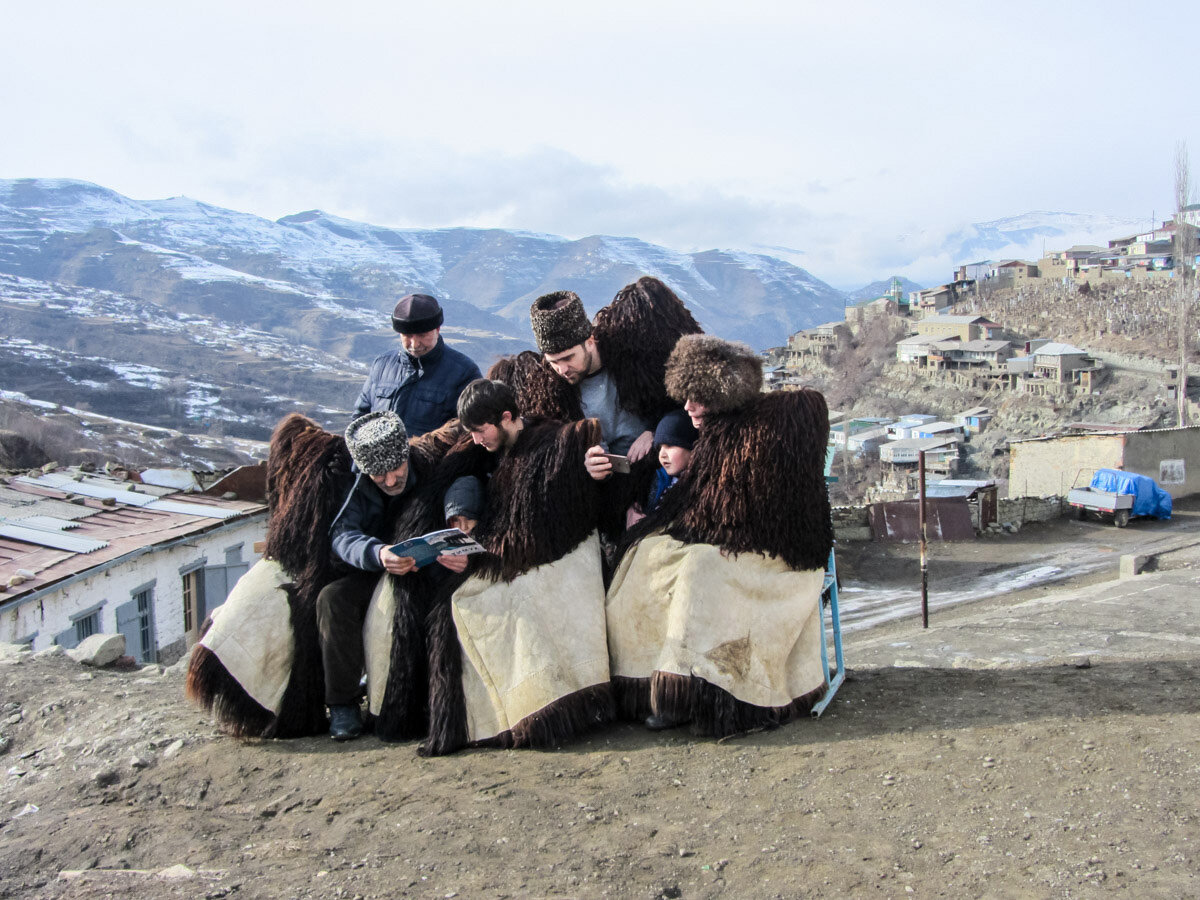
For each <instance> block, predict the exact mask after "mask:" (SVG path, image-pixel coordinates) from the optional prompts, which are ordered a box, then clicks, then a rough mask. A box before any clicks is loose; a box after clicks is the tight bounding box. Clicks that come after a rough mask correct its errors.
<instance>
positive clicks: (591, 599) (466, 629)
mask: <svg viewBox="0 0 1200 900" xmlns="http://www.w3.org/2000/svg"><path fill="white" fill-rule="evenodd" d="M449 604H450V610H451V615H452V617H453V622H454V632H455V637H456V639H457V641H458V645H459V647H460V648H461V651H462V658H461V682H462V701H463V707H462V713H463V714H464V715H465V716H466V741H467V742H468V743H471V744H481V743H486V742H488V741H490V740H493V739H494V740H496V741H499V742H501V743H509V742H510V739H509V737H508V736H509V735H512V734H513V733H514V732H516V733H518V734H519V733H521V732H522V731H528V730H529V729H528V727H527V726H526V725H525V724H524V723H526V722H529V723H530V724H532V722H533V720H536V719H537V718H538V717H539V716H544V715H545V713H543V711H544V710H552V709H553V708H554V707H555V705H556V704H559V703H561V702H563V701H564V700H566V699H567V698H571V697H573V696H577V695H581V694H584V693H586V692H588V691H593V692H595V691H596V690H597V689H598V688H600V687H601V686H606V685H607V682H608V680H609V671H608V645H607V642H606V640H605V617H604V582H603V579H602V577H601V571H600V543H599V539H598V537H597V536H596V535H595V534H593V535H592V536H591V537H589V538H587V539H586V540H585V541H584V542H583V543H582V544H580V545H579V546H578V547H576V548H575V549H574V550H572V551H570V552H569V553H567V554H566V555H565V556H564V557H562V558H561V559H559V560H556V561H554V562H549V563H546V564H544V565H541V566H537V567H535V568H533V569H531V570H530V571H528V572H526V573H524V574H522V575H519V576H518V577H516V578H514V579H513V580H512V581H504V580H499V581H493V580H490V579H488V578H482V577H479V576H473V577H471V578H468V579H467V580H466V581H465V582H464V583H463V584H462V585H461V586H460V587H458V588H457V589H456V590H455V591H454V592H453V594H451V596H450V599H449ZM395 605H396V592H395V590H394V585H393V580H392V579H381V580H380V584H379V587H378V588H377V589H376V592H375V595H374V596H373V597H372V600H371V606H370V608H369V609H368V613H367V621H366V624H365V627H364V634H365V635H366V651H367V653H366V656H367V683H368V687H369V692H368V702H369V708H370V711H371V713H372V714H374V715H378V714H379V712H380V710H381V708H382V705H383V701H384V693H385V691H384V688H385V686H386V684H387V682H388V667H389V665H390V662H391V637H392V622H393V621H394V619H395ZM448 708H449V704H439V705H438V707H437V709H438V711H439V712H446V711H447V710H448ZM456 711H457V710H456ZM511 743H512V745H514V746H516V745H517V744H518V741H517V739H516V738H512V739H511ZM446 749H450V748H446Z"/></svg>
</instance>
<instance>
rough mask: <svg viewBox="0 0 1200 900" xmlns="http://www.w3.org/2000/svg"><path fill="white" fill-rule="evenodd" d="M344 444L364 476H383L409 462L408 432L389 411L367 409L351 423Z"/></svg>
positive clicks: (397, 417)
mask: <svg viewBox="0 0 1200 900" xmlns="http://www.w3.org/2000/svg"><path fill="white" fill-rule="evenodd" d="M346 447H347V449H349V451H350V455H351V456H352V457H353V458H354V462H355V464H356V465H357V466H358V468H359V471H361V472H364V473H365V474H367V475H386V474H387V473H388V472H394V471H396V469H398V468H400V467H401V466H402V465H404V464H405V463H406V462H408V432H406V431H405V430H404V422H402V421H401V419H400V417H399V416H398V415H396V414H395V413H394V412H392V411H391V410H384V411H382V412H370V413H367V414H366V415H365V416H359V417H358V418H357V419H355V420H354V421H353V422H351V423H350V425H349V427H348V428H347V429H346Z"/></svg>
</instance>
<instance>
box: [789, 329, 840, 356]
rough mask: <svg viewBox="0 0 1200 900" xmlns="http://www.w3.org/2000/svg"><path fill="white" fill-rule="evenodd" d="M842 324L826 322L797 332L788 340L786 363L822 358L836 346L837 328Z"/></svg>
mask: <svg viewBox="0 0 1200 900" xmlns="http://www.w3.org/2000/svg"><path fill="white" fill-rule="evenodd" d="M845 327H846V326H845V323H844V322H826V323H824V324H822V325H817V326H815V327H813V328H806V329H804V330H802V331H797V332H796V333H795V334H793V335H791V336H790V337H789V338H788V342H787V351H786V356H787V359H786V361H787V362H798V361H800V360H802V359H805V358H810V357H815V358H822V357H824V356H826V355H827V354H828V353H829V351H831V350H833V349H834V348H835V347H836V346H837V342H838V332H837V330H838V329H839V328H845Z"/></svg>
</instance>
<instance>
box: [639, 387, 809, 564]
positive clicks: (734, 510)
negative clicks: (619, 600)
mask: <svg viewBox="0 0 1200 900" xmlns="http://www.w3.org/2000/svg"><path fill="white" fill-rule="evenodd" d="M828 439H829V410H828V408H827V407H826V406H825V398H824V396H822V395H821V394H820V393H819V392H817V391H813V390H808V389H805V390H800V391H781V392H778V393H774V394H761V395H759V396H758V399H757V400H755V402H754V403H752V404H751V405H750V406H748V407H746V408H745V409H742V410H740V411H738V412H734V413H729V414H727V415H713V416H709V417H707V418H706V419H705V422H704V426H703V427H702V428H701V429H700V437H699V439H698V440H697V441H696V446H695V447H694V448H693V450H692V462H691V465H690V466H689V467H688V470H687V472H686V473H684V475H683V477H682V478H680V479H679V482H678V483H677V484H676V485H675V487H673V488H672V489H671V490H670V491H668V492H667V493H666V495H665V496H664V497H663V500H662V502H661V503H660V504H659V507H658V509H657V510H655V511H653V512H652V513H651V514H650V515H649V516H647V517H646V519H643V520H642V522H640V523H639V524H638V526H637V528H636V529H631V531H630V534H629V535H628V536H627V539H626V541H625V542H624V546H628V545H629V544H631V543H632V542H633V541H636V540H637V539H638V538H639V537H641V536H642V535H645V534H648V533H650V532H653V531H664V532H666V533H667V534H670V535H671V536H672V537H674V538H676V539H677V540H680V541H683V542H684V543H689V544H715V545H717V546H718V547H720V548H722V549H723V550H726V551H728V552H730V553H735V554H736V553H762V554H765V555H767V556H772V557H779V558H780V559H782V560H783V561H784V562H785V563H787V565H788V566H789V567H790V568H792V569H794V570H796V571H806V570H811V569H823V568H824V567H825V563H826V561H827V560H828V558H829V551H830V549H831V548H832V547H833V525H832V522H831V520H830V507H829V494H828V491H827V489H826V486H825V445H826V443H827V441H828Z"/></svg>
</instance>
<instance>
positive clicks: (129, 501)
mask: <svg viewBox="0 0 1200 900" xmlns="http://www.w3.org/2000/svg"><path fill="white" fill-rule="evenodd" d="M14 480H15V481H17V482H20V483H22V484H31V485H36V486H37V487H46V488H51V489H52V490H56V491H67V492H68V493H72V494H78V495H79V496H81V497H93V498H95V499H98V500H107V499H112V500H115V501H116V502H117V503H124V504H126V505H128V506H137V507H142V508H144V509H159V510H162V511H164V512H177V513H183V514H184V515H186V516H204V517H205V518H209V519H229V518H232V517H233V516H236V515H240V513H238V512H236V511H230V510H228V509H226V508H224V507H220V506H214V505H211V504H207V503H186V502H182V501H175V500H160V499H159V497H161V496H163V495H164V494H170V493H171V491H169V490H167V491H163V490H161V489H155V488H153V487H152V486H148V485H138V489H137V490H134V485H133V483H130V484H129V487H125V488H121V487H110V486H108V485H105V484H97V483H96V482H95V481H90V480H86V479H85V480H82V481H76V480H75V479H74V478H72V477H71V476H69V475H58V474H49V475H42V476H40V477H38V478H30V477H28V476H20V477H18V478H16V479H14ZM151 491H153V493H151Z"/></svg>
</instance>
